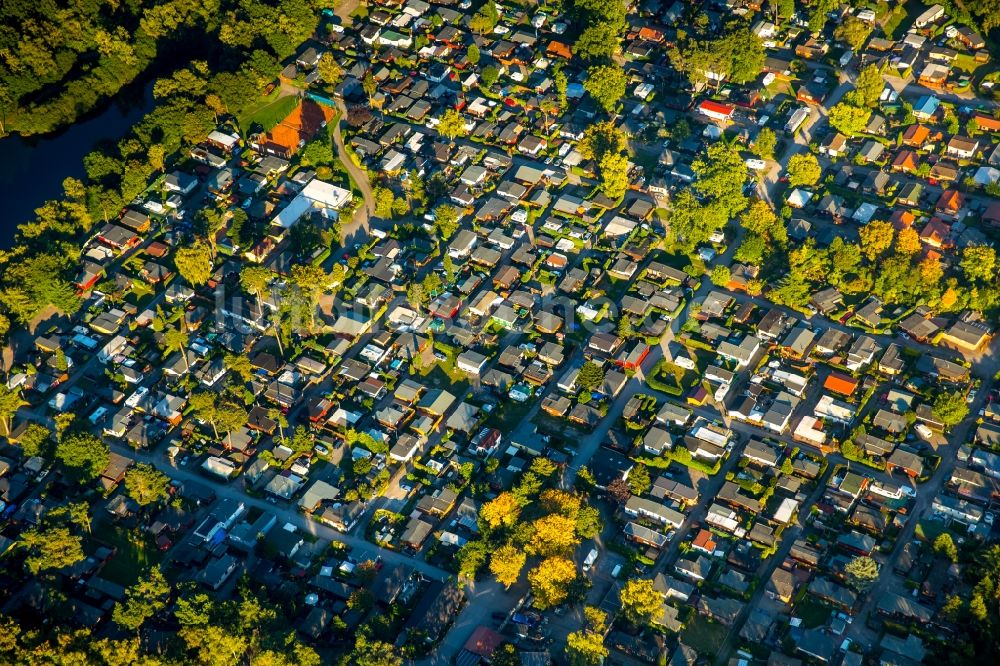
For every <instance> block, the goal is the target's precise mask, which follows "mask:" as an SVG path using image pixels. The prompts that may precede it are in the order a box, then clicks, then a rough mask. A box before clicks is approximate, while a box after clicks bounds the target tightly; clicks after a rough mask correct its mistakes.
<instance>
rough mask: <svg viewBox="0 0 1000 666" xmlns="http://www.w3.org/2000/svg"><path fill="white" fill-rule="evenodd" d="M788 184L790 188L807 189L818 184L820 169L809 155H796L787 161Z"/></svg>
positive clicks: (812, 156) (817, 163) (814, 159)
mask: <svg viewBox="0 0 1000 666" xmlns="http://www.w3.org/2000/svg"><path fill="white" fill-rule="evenodd" d="M786 171H787V173H788V184H789V185H791V186H792V187H802V186H804V187H809V186H811V185H815V184H816V183H818V182H819V177H820V174H821V173H822V171H823V170H822V169H821V168H820V166H819V162H818V161H817V160H816V157H815V156H814V155H812V154H810V153H798V154H796V155H792V157H791V159H790V160H788V167H787V169H786Z"/></svg>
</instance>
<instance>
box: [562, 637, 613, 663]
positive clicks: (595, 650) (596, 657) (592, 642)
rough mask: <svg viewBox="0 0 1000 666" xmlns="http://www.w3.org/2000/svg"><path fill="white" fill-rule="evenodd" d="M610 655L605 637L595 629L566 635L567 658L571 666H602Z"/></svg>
mask: <svg viewBox="0 0 1000 666" xmlns="http://www.w3.org/2000/svg"><path fill="white" fill-rule="evenodd" d="M607 656H608V648H606V647H604V638H603V636H602V635H601V634H599V633H597V632H594V631H586V630H581V631H574V632H572V633H570V634H569V635H568V636H566V659H567V661H568V662H569V664H570V666H600V664H603V663H604V660H605V659H606V658H607Z"/></svg>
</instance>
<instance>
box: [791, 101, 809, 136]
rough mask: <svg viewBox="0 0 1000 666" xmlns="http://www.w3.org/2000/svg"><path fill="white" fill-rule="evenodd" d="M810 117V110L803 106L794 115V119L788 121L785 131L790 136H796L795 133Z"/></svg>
mask: <svg viewBox="0 0 1000 666" xmlns="http://www.w3.org/2000/svg"><path fill="white" fill-rule="evenodd" d="M808 117H809V109H808V108H806V107H804V106H803V107H802V108H800V109H798V110H797V111H796V112H795V113H793V114H792V117H791V118H789V119H788V122H787V123H785V131H786V132H788V133H789V134H795V132H797V131H798V129H799V128H800V127H802V123H804V122H805V121H806V118H808Z"/></svg>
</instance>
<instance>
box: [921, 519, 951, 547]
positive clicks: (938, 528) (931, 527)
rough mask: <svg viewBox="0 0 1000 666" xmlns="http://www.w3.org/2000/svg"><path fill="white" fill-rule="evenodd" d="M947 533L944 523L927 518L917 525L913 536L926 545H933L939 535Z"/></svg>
mask: <svg viewBox="0 0 1000 666" xmlns="http://www.w3.org/2000/svg"><path fill="white" fill-rule="evenodd" d="M947 531H948V530H947V528H946V527H945V526H944V523H942V522H941V521H940V520H935V519H933V518H928V519H926V520H921V521H920V522H919V523H917V528H916V529H915V530H914V531H913V536H915V537H916V538H918V539H920V540H921V541H924V542H926V543H934V540H935V539H937V538H938V536H939V535H941V534H942V533H944V532H947Z"/></svg>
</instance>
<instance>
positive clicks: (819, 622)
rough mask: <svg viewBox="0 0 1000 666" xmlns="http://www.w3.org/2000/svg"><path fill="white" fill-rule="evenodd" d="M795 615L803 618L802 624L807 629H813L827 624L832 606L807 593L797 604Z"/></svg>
mask: <svg viewBox="0 0 1000 666" xmlns="http://www.w3.org/2000/svg"><path fill="white" fill-rule="evenodd" d="M794 615H795V617H797V618H800V619H801V620H802V625H803V626H804V627H805V628H806V629H813V628H815V627H820V626H823V625H824V624H826V621H827V619H829V617H830V608H829V606H824V605H823V604H821V603H820V602H819V601H817V600H816V599H814V598H813V597H811V596H809V595H808V594H807V595H806V596H804V597H803V598H802V601H800V602H799V603H797V604H796V605H795V612H794Z"/></svg>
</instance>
